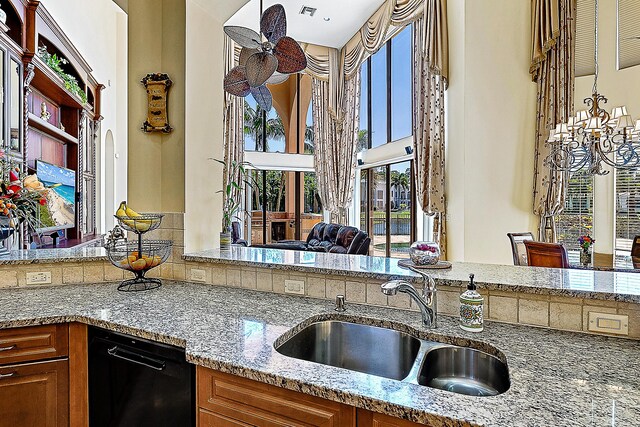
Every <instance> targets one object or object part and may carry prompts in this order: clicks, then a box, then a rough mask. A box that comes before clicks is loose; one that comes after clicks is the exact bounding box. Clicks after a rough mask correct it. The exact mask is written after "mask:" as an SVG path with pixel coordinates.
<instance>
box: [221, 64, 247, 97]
mask: <svg viewBox="0 0 640 427" xmlns="http://www.w3.org/2000/svg"><path fill="white" fill-rule="evenodd" d="M224 90H226V91H227V92H229V93H230V94H232V95H235V96H241V97H243V98H244V97H245V96H247V95H249V93H250V90H251V86H250V85H249V82H248V81H247V73H246V69H245V67H243V66H241V65H238V66H237V67H234V68H232V69H231V70H230V71H229V73H228V74H227V75H226V76H224Z"/></svg>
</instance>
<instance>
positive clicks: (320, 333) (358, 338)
mask: <svg viewBox="0 0 640 427" xmlns="http://www.w3.org/2000/svg"><path fill="white" fill-rule="evenodd" d="M276 351H278V352H279V353H281V354H283V355H285V356H289V357H293V358H296V359H302V360H306V361H310V362H316V363H321V364H324V365H330V366H335V367H339V368H344V369H349V370H352V371H357V372H364V373H367V374H371V375H377V376H380V377H385V378H390V379H394V380H398V381H405V382H411V383H414V384H419V385H422V386H427V387H432V388H437V389H441V390H447V391H451V392H454V393H458V394H465V395H470V396H495V395H498V394H501V393H504V392H505V391H507V390H508V389H509V386H510V379H509V370H508V368H507V365H506V363H504V362H503V361H501V360H500V359H498V358H497V357H495V356H492V355H490V354H487V353H484V352H482V351H479V350H476V349H472V348H468V347H459V346H453V345H448V344H442V343H439V342H435V341H427V340H422V339H419V338H416V337H414V336H413V335H410V334H407V333H404V332H400V331H396V330H393V329H388V328H382V327H378V326H371V325H364V324H359V323H350V322H344V321H339V320H324V321H320V322H315V323H311V324H310V325H308V326H306V327H305V328H303V329H302V330H301V331H299V332H298V333H297V334H295V335H294V336H293V337H291V338H289V339H288V340H287V341H285V342H284V343H282V344H280V345H278V346H277V347H276Z"/></svg>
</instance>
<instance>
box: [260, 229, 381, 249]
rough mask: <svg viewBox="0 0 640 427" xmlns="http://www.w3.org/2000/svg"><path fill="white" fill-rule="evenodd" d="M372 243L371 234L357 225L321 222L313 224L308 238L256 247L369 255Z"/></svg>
mask: <svg viewBox="0 0 640 427" xmlns="http://www.w3.org/2000/svg"><path fill="white" fill-rule="evenodd" d="M370 244H371V238H370V237H369V235H368V234H367V233H366V232H364V231H362V230H359V229H358V228H356V227H350V226H348V225H340V224H327V223H324V222H319V223H318V224H316V225H314V226H313V228H312V229H311V231H310V232H309V236H308V237H307V240H281V241H279V242H276V243H269V244H265V245H256V247H261V248H272V249H290V250H298V251H314V252H330V253H338V254H354V255H367V253H368V252H369V245H370Z"/></svg>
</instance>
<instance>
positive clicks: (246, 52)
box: [238, 47, 260, 65]
mask: <svg viewBox="0 0 640 427" xmlns="http://www.w3.org/2000/svg"><path fill="white" fill-rule="evenodd" d="M258 52H260V49H252V48H250V47H243V48H242V50H240V56H239V57H238V64H239V65H247V60H248V59H249V58H250V57H251V55H254V54H256V53H258Z"/></svg>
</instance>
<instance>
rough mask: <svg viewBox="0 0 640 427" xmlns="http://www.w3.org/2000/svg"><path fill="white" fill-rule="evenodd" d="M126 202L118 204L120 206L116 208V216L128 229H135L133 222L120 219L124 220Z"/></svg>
mask: <svg viewBox="0 0 640 427" xmlns="http://www.w3.org/2000/svg"><path fill="white" fill-rule="evenodd" d="M126 208H127V202H120V206H118V210H117V211H116V216H117V217H118V218H119V219H120V220H121V221H122V222H123V223H124V224H125V225H126V226H127V227H129V228H135V221H127V220H125V219H122V218H126V217H127V216H128V215H127V211H126Z"/></svg>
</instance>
